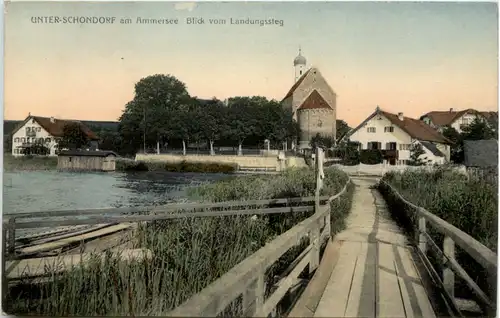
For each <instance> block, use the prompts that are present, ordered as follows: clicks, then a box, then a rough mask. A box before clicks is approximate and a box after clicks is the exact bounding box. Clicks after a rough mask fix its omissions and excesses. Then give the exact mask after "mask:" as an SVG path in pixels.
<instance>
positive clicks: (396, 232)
mask: <svg viewBox="0 0 500 318" xmlns="http://www.w3.org/2000/svg"><path fill="white" fill-rule="evenodd" d="M353 181H354V183H355V185H356V188H355V192H354V198H353V206H352V210H351V214H350V215H349V217H348V219H347V226H346V230H344V231H343V232H341V233H339V234H338V235H337V236H336V238H335V239H336V240H339V241H340V243H341V245H340V251H339V259H338V262H337V264H336V265H335V267H334V269H333V272H332V274H331V276H330V279H329V281H328V284H327V287H326V289H325V291H324V292H323V296H322V297H321V300H320V302H319V304H318V307H317V308H316V310H315V313H314V317H426V318H427V317H436V315H435V314H434V311H433V309H432V306H431V303H430V301H429V298H428V297H427V294H426V292H425V290H424V287H423V286H422V283H421V280H420V277H419V275H418V273H417V271H416V268H415V265H414V263H413V259H412V255H411V254H410V250H409V248H408V247H407V239H406V237H405V235H404V234H403V232H402V231H401V229H399V228H398V226H397V225H396V224H395V222H394V221H392V220H391V217H390V215H389V212H388V211H387V208H386V206H385V202H384V200H383V198H382V196H381V195H380V194H379V193H378V192H377V191H376V190H372V189H370V186H371V185H374V184H375V180H367V179H364V180H362V179H353Z"/></svg>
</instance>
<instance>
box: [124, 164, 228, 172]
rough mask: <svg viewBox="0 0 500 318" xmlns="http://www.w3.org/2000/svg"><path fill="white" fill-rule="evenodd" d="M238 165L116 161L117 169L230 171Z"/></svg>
mask: <svg viewBox="0 0 500 318" xmlns="http://www.w3.org/2000/svg"><path fill="white" fill-rule="evenodd" d="M237 169H238V165H236V164H230V163H216V162H187V161H181V162H167V163H165V162H142V161H117V162H116V170H117V171H172V172H200V173H232V172H235V171H236V170H237Z"/></svg>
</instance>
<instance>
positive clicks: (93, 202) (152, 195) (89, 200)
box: [2, 171, 228, 214]
mask: <svg viewBox="0 0 500 318" xmlns="http://www.w3.org/2000/svg"><path fill="white" fill-rule="evenodd" d="M227 177H228V175H224V174H199V173H175V172H162V173H158V172H140V173H69V172H57V171H37V172H32V171H28V172H4V183H3V203H2V204H3V213H4V214H7V213H9V214H10V213H21V212H37V211H53V210H67V209H93V208H107V207H125V206H144V205H159V204H166V203H169V202H183V201H186V200H187V198H186V190H187V188H189V187H196V186H199V185H201V184H205V183H210V182H215V181H217V180H221V179H224V178H227Z"/></svg>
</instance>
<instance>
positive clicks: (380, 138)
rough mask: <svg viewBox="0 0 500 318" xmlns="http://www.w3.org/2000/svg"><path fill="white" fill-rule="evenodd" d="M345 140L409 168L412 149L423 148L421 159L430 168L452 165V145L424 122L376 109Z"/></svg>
mask: <svg viewBox="0 0 500 318" xmlns="http://www.w3.org/2000/svg"><path fill="white" fill-rule="evenodd" d="M343 140H349V141H350V142H356V143H358V144H359V147H360V149H361V150H363V149H371V150H381V151H382V154H383V156H384V158H385V159H386V160H387V161H388V163H389V164H393V165H394V164H401V165H404V164H408V161H409V160H410V155H411V151H410V150H411V148H412V145H414V144H420V145H422V149H423V150H424V151H425V154H423V155H422V156H421V159H424V160H425V161H427V162H428V163H429V164H435V163H436V164H443V163H445V162H449V161H450V147H451V144H452V142H451V141H450V140H448V139H447V138H446V137H444V136H443V135H442V134H441V133H440V132H439V131H437V130H436V129H434V128H432V127H430V126H429V125H427V124H425V123H424V122H422V121H420V120H418V119H413V118H410V117H406V116H404V114H403V113H398V114H393V113H390V112H387V111H384V110H382V109H380V108H379V107H377V108H376V109H375V111H374V112H373V113H372V114H371V115H370V116H368V117H367V118H366V119H365V120H364V121H363V122H362V123H361V124H359V125H358V126H357V127H356V128H354V129H352V130H351V131H350V132H349V133H347V134H346V136H345V137H344V138H343Z"/></svg>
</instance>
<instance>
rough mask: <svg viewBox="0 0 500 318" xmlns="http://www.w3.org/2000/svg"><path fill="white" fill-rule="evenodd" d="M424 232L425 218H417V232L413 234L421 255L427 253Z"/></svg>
mask: <svg viewBox="0 0 500 318" xmlns="http://www.w3.org/2000/svg"><path fill="white" fill-rule="evenodd" d="M417 213H418V212H417ZM426 231H427V230H426V222H425V218H424V217H423V216H418V230H417V232H416V233H415V239H416V241H417V244H418V248H419V249H420V251H421V252H422V254H425V253H426V252H427V237H426V236H425V233H426Z"/></svg>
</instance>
